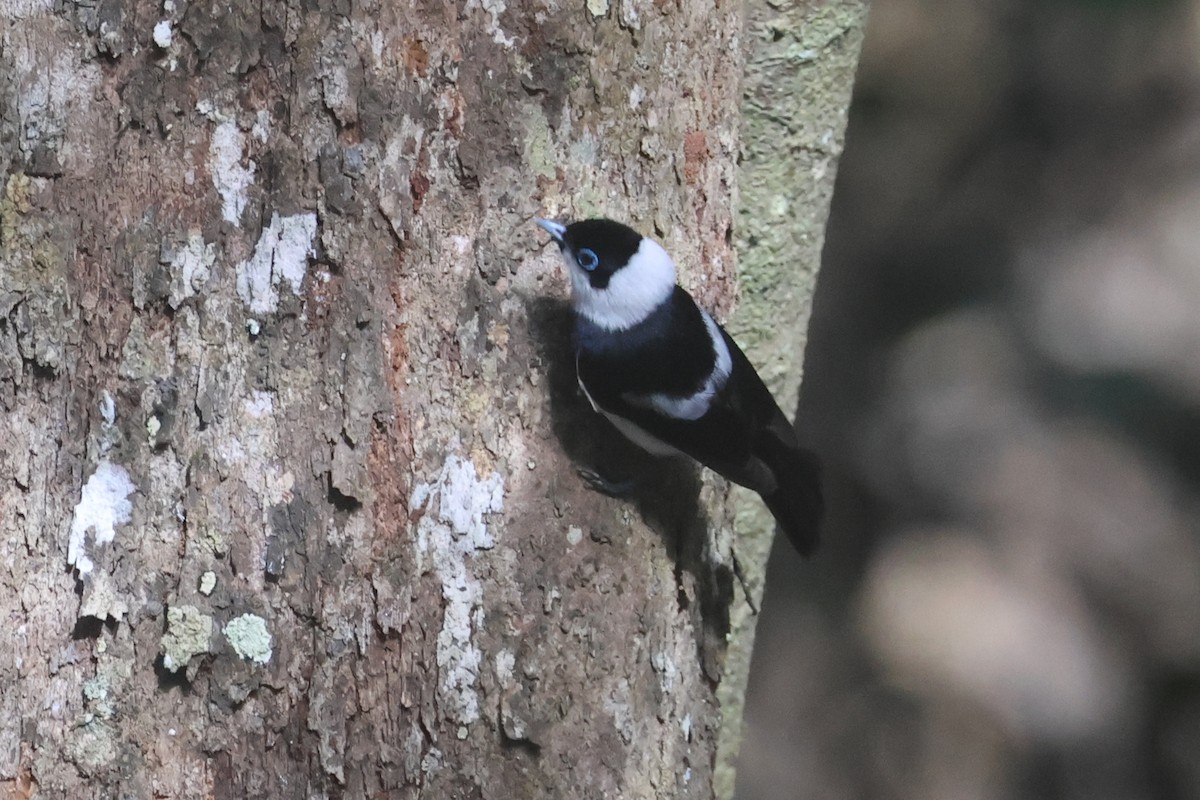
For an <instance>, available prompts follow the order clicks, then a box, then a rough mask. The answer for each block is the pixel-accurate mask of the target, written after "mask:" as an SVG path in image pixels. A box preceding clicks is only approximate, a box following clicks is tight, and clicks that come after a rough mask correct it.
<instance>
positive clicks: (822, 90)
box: [718, 0, 867, 797]
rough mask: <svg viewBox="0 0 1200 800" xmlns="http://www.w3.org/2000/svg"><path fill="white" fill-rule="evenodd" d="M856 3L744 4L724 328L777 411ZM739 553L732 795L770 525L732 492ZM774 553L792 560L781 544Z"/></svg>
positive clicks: (829, 190) (830, 153)
mask: <svg viewBox="0 0 1200 800" xmlns="http://www.w3.org/2000/svg"><path fill="white" fill-rule="evenodd" d="M866 15H867V4H866V3H865V2H863V0H835V2H814V1H810V2H789V3H779V2H773V1H772V0H752V2H750V3H748V4H747V6H746V77H745V80H744V82H743V90H742V162H741V167H740V170H739V172H738V194H739V197H740V203H739V205H738V216H737V237H736V239H735V243H736V246H737V250H738V274H739V281H738V285H739V301H738V307H737V311H736V312H735V313H734V315H733V317H732V319H731V320H730V322H729V330H730V332H731V333H732V334H733V335H734V337H735V338H736V339H737V340H738V343H739V344H741V346H742V347H743V349H745V350H746V352H747V354H748V355H749V356H750V358H751V360H752V361H753V362H754V363H755V364H756V365H757V366H758V369H759V374H760V375H762V377H763V379H764V380H765V381H766V382H767V385H768V386H770V387H771V390H772V392H774V394H775V397H776V399H777V400H778V401H779V404H780V406H781V407H782V408H784V409H793V408H795V407H796V398H797V394H798V390H799V387H800V377H801V372H802V366H803V362H804V347H805V342H806V339H807V331H808V319H809V312H810V310H811V308H812V296H813V289H814V288H815V286H816V280H817V267H818V266H819V264H820V263H821V249H822V247H823V246H824V244H825V222H826V220H827V219H828V216H829V204H830V200H831V199H832V197H833V182H834V177H835V176H836V175H837V165H838V160H839V158H840V157H841V154H842V147H843V143H844V141H845V131H846V117H847V113H848V111H849V107H850V92H851V88H852V87H853V85H854V74H855V70H856V68H857V66H858V54H859V51H860V49H861V47H862V39H863V26H864V24H865V22H866ZM734 492H735V493H734V498H735V509H736V517H735V526H734V527H735V528H736V530H737V560H738V565H739V566H740V568H741V573H742V578H743V580H742V581H740V582H739V584H738V585H739V587H740V588H741V589H742V590H744V591H746V592H748V593H749V596H748V597H747V596H745V595H743V594H741V592H739V593H738V596H737V598H736V599H735V601H734V604H733V606H732V610H731V615H730V618H731V632H730V634H731V635H730V642H729V658H728V660H727V662H726V670H725V675H724V679H723V680H722V682H721V686H720V690H719V692H718V699H719V700H720V702H721V709H722V717H723V718H722V723H721V742H720V754H719V762H718V794H719V795H720V796H722V797H732V796H733V764H734V761H735V760H736V758H737V753H738V750H739V748H740V747H741V741H742V736H741V732H742V698H743V696H744V693H745V688H746V681H747V677H748V673H749V668H750V654H751V651H752V650H753V647H754V635H755V627H756V623H757V621H758V617H757V614H756V613H755V609H756V608H758V607H759V606H760V604H761V601H762V592H763V579H764V578H765V575H766V567H767V555H768V553H769V552H770V550H771V542H772V541H773V539H774V533H775V522H774V520H773V519H772V518H771V515H770V513H769V512H768V511H767V509H766V507H765V506H764V505H763V504H762V503H761V502H760V501H759V499H758V497H757V496H755V495H754V494H753V493H752V492H749V491H747V490H743V489H740V488H736V487H735V490H734ZM781 550H783V551H787V552H786V555H783V556H782V557H783V558H784V559H786V560H787V561H788V562H789V563H792V564H794V563H795V560H796V559H797V558H798V557H797V556H795V554H794V553H792V551H791V549H790V546H789V545H787V544H786V543H785V544H784V546H783V547H782V548H781Z"/></svg>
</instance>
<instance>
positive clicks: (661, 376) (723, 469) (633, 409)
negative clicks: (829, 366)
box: [536, 219, 822, 555]
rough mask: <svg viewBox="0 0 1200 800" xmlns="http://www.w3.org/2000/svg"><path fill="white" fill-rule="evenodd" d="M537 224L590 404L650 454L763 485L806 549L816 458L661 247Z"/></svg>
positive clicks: (609, 227)
mask: <svg viewBox="0 0 1200 800" xmlns="http://www.w3.org/2000/svg"><path fill="white" fill-rule="evenodd" d="M536 221H537V224H538V225H540V226H541V227H542V228H544V229H545V230H546V232H547V233H549V234H550V235H551V236H552V237H554V241H555V242H557V243H558V246H559V249H560V250H561V251H562V257H563V260H564V261H565V262H566V265H567V272H568V273H569V274H570V277H571V301H572V306H573V308H574V312H575V366H576V373H577V375H578V379H579V386H580V388H581V389H582V390H583V393H584V395H585V396H586V397H587V399H588V401H589V402H590V403H591V405H592V408H593V409H595V410H596V411H599V412H600V413H602V414H603V415H604V416H606V417H607V418H608V419H609V420H611V421H612V423H613V425H615V426H616V428H617V429H618V430H619V431H620V432H621V433H622V434H624V435H625V436H626V437H627V438H629V439H630V440H631V441H633V442H634V443H635V444H637V445H639V446H640V447H642V448H643V449H645V450H647V451H649V452H650V453H652V454H654V455H658V456H669V455H679V454H684V455H688V456H691V457H692V458H694V459H695V460H696V461H699V462H700V463H701V464H703V465H704V466H706V467H708V468H709V469H712V470H714V471H715V472H717V473H719V474H720V475H723V476H724V477H726V478H728V479H729V480H731V481H733V482H734V483H738V484H741V485H742V486H745V487H747V488H749V489H753V490H754V491H756V492H758V493H759V494H760V495H762V498H763V500H764V501H765V502H766V504H767V508H769V509H770V510H771V513H772V514H773V515H774V517H775V521H776V522H777V523H778V525H779V527H780V528H781V529H782V530H783V532H784V533H785V534H786V535H787V537H788V538H789V539H790V540H791V542H792V544H793V545H794V546H795V548H796V549H797V550H798V551H799V552H800V553H802V554H804V555H808V554H810V553H811V552H812V551H813V549H814V548H815V547H816V544H817V534H818V531H817V525H818V522H819V520H820V517H821V513H822V500H821V487H820V477H819V468H818V465H817V460H816V456H814V455H813V454H812V453H810V452H808V451H806V450H804V449H803V448H801V447H800V444H799V442H798V441H797V440H796V434H795V431H794V430H793V428H792V425H791V423H789V422H788V420H787V417H786V416H784V414H783V412H782V411H781V410H780V409H779V406H778V404H777V403H776V402H775V398H773V397H772V396H771V392H770V390H768V389H767V387H766V386H765V385H764V384H763V382H762V379H761V378H759V377H758V373H757V372H756V371H755V369H754V367H753V366H752V365H751V364H750V361H749V360H748V359H747V358H746V356H745V354H743V353H742V351H741V350H740V349H739V348H738V346H737V345H736V344H735V343H734V341H733V339H731V338H730V336H729V334H728V333H726V332H725V329H724V328H722V327H721V326H720V325H719V324H718V323H717V322H716V320H714V319H713V318H712V316H710V315H709V314H708V312H706V311H704V310H703V309H701V308H700V307H699V306H697V305H696V302H695V301H694V300H693V299H692V297H691V295H689V294H688V293H687V292H686V291H685V290H684V289H683V288H682V287H680V286H679V285H678V284H677V283H676V282H675V263H674V262H673V261H672V260H671V257H670V256H669V255H668V254H667V252H666V250H664V249H663V248H662V247H661V246H660V245H659V244H658V243H657V242H655V241H653V240H651V239H648V238H646V237H644V236H642V235H641V234H639V233H638V232H637V231H635V230H633V229H632V228H629V227H627V226H625V225H622V224H621V223H619V222H613V221H612V220H608V219H589V220H583V221H581V222H574V223H571V224H570V225H564V224H562V223H560V222H553V221H551V220H545V219H538V220H536Z"/></svg>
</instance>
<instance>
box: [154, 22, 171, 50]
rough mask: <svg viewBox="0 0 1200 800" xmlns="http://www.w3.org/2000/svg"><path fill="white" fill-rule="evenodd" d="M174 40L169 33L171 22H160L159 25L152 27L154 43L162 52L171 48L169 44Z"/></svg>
mask: <svg viewBox="0 0 1200 800" xmlns="http://www.w3.org/2000/svg"><path fill="white" fill-rule="evenodd" d="M174 38H175V36H174V34H173V33H172V32H171V20H169V19H164V20H160V21H159V23H158V24H157V25H155V26H154V43H155V44H156V45H158V46H159V47H161V48H162V49H163V50H166V49H167V48H168V47H170V46H171V42H172V41H173V40H174Z"/></svg>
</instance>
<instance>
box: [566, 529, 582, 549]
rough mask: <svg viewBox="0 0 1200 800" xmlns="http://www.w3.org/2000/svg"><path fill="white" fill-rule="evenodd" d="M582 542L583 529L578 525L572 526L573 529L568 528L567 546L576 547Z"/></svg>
mask: <svg viewBox="0 0 1200 800" xmlns="http://www.w3.org/2000/svg"><path fill="white" fill-rule="evenodd" d="M581 541H583V529H582V528H580V527H578V526H576V525H572V526H571V527H569V528H567V544H569V545H571V547H574V546H575V545H577V544H579V543H580V542H581Z"/></svg>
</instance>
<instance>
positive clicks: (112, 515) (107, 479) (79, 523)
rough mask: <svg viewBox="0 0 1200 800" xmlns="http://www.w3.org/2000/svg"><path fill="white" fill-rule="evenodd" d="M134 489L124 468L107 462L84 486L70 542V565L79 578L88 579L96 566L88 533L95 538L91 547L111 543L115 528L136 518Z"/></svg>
mask: <svg viewBox="0 0 1200 800" xmlns="http://www.w3.org/2000/svg"><path fill="white" fill-rule="evenodd" d="M134 488H135V487H134V485H133V481H131V480H129V473H128V472H126V471H125V468H124V467H120V466H117V465H116V464H112V463H110V462H108V461H101V462H100V464H99V466H97V467H96V471H95V472H93V473H92V477H90V478H88V481H87V483H85V484H84V485H83V492H82V494H81V496H80V498H79V503H78V505H76V506H75V515H74V518H73V519H72V520H71V534H70V538H69V539H68V540H67V564H69V565H73V566H74V567H75V568H76V569H77V570H79V574H80V575H87V574H88V573H89V572H91V571H92V568H93V566H94V564H93V562H92V559H91V556H89V555H88V550H89V549H90V548H89V547H88V532H89V531H90V532H91V534H92V547H96V546H99V545H103V544H108V543H109V542H111V541H112V540H113V537H114V536H115V535H116V526H118V525H124V524H125V523H126V522H129V518H130V517H131V516H132V514H133V504H132V503H131V502H129V495H131V494H133V490H134Z"/></svg>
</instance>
